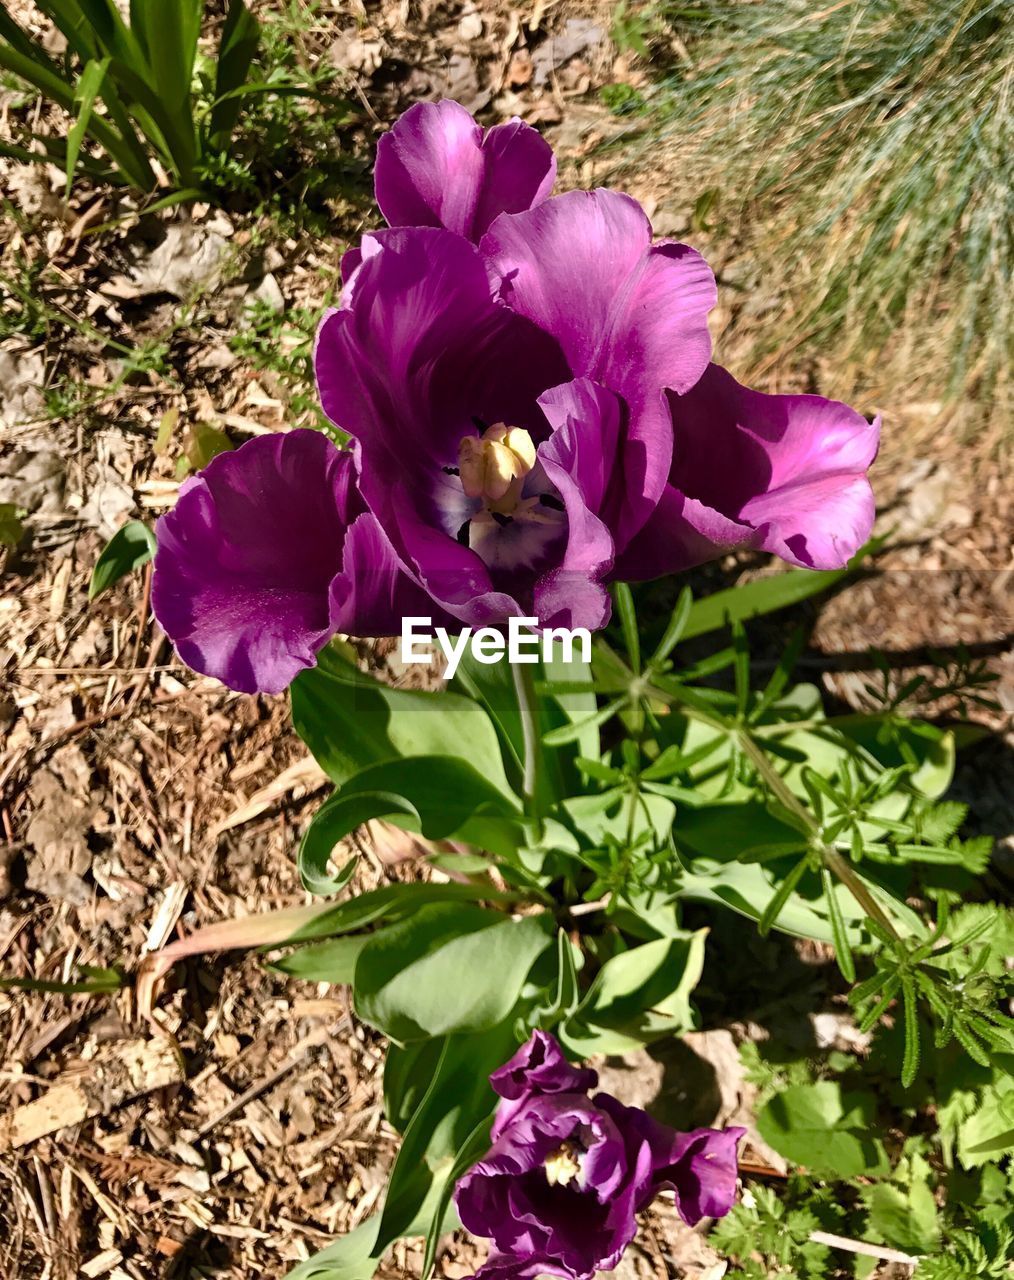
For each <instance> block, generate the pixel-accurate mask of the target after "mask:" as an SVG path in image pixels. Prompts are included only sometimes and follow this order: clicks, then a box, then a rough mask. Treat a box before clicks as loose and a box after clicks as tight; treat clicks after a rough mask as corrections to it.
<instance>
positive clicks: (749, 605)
mask: <svg viewBox="0 0 1014 1280" xmlns="http://www.w3.org/2000/svg"><path fill="white" fill-rule="evenodd" d="M884 541H885V539H884V538H883V537H878V538H871V539H870V541H869V542H867V544H866V545H865V546H864V547H861V548H860V549H859V550H858V551H857V552H856V554H855V555H854V556H853V557H852V559H851V560H850V561H849V562H848V564H847V565H846V566H845V568H844V569H823V570H814V569H790V570H789V571H788V572H787V573H778V574H775V575H773V576H772V577H770V578H758V579H757V580H756V581H755V582H747V583H744V584H743V585H742V586H737V587H729V588H728V590H726V591H716V592H715V594H714V595H710V596H705V597H704V598H703V599H701V600H696V601H695V602H694V605H693V608H692V609H691V610H690V617H689V618H688V620H687V625H686V627H685V628H684V631H683V638H684V640H692V639H693V638H694V637H695V636H702V635H706V634H707V633H708V632H709V631H718V630H720V629H721V628H722V627H727V626H729V625H730V624H731V623H733V622H746V621H747V620H749V619H750V618H759V617H761V616H762V615H763V614H766V613H774V612H775V611H776V610H778V609H787V608H789V606H790V605H794V604H800V603H801V602H802V601H803V600H808V599H809V598H810V597H811V596H815V595H818V594H819V593H820V592H821V591H827V590H828V589H829V588H830V587H833V586H834V585H835V584H836V583H838V582H841V581H842V579H843V578H846V577H848V576H849V574H851V573H854V572H855V570H856V569H857V568H858V567H859V566H860V564H862V562H863V560H865V559H866V558H867V557H868V556H871V555H874V554H875V553H876V552H877V551H879V550H880V548H881V547H882V546H883V544H884Z"/></svg>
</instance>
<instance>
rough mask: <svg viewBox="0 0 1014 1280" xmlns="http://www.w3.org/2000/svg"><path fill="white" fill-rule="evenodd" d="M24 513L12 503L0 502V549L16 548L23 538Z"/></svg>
mask: <svg viewBox="0 0 1014 1280" xmlns="http://www.w3.org/2000/svg"><path fill="white" fill-rule="evenodd" d="M22 515H24V512H23V511H22V510H21V508H20V507H18V506H15V505H14V503H13V502H0V547H16V546H17V545H18V543H19V542H20V541H21V539H22V538H23V537H24V536H25V526H24V525H23V524H22V523H21V517H22Z"/></svg>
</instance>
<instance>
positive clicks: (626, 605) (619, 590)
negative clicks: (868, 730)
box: [613, 582, 641, 675]
mask: <svg viewBox="0 0 1014 1280" xmlns="http://www.w3.org/2000/svg"><path fill="white" fill-rule="evenodd" d="M613 600H614V602H615V604H616V612H617V613H618V614H619V615H620V627H621V629H622V631H623V643H624V645H625V646H626V650H627V662H628V663H629V664H630V669H631V671H632V672H633V673H634V675H638V674H639V673H640V670H641V638H640V636H639V635H638V633H637V614H636V613H635V611H634V597H633V595H632V594H631V591H630V588H629V587H628V586H627V584H626V583H625V582H616V583H614V584H613Z"/></svg>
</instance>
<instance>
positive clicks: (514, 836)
mask: <svg viewBox="0 0 1014 1280" xmlns="http://www.w3.org/2000/svg"><path fill="white" fill-rule="evenodd" d="M373 818H389V819H391V820H392V821H394V822H396V823H397V824H398V825H400V826H403V827H405V828H406V829H408V830H410V831H417V832H420V833H421V834H422V835H424V836H426V838H427V839H430V840H444V839H446V838H448V837H449V836H455V835H457V836H460V837H461V838H462V839H465V840H469V839H470V838H471V841H470V842H472V843H476V844H479V845H481V846H483V847H485V848H487V849H489V850H490V851H491V852H494V853H499V854H501V856H504V857H511V856H513V854H514V853H515V851H516V850H517V848H518V847H519V845H521V844H523V843H524V838H525V829H524V825H523V816H522V812H521V808H520V806H519V804H518V802H517V800H516V799H514V798H508V797H507V796H506V795H504V794H503V792H501V791H500V790H498V789H497V788H496V787H495V786H493V784H492V783H490V782H488V781H487V780H486V778H484V777H483V776H482V775H481V774H479V773H477V772H476V770H475V769H473V768H472V766H471V765H470V764H468V763H466V761H464V760H462V759H460V758H459V757H457V756H420V757H416V758H414V759H413V760H412V761H406V760H388V761H385V762H383V763H381V764H376V765H371V766H370V767H369V768H366V769H363V770H361V771H360V772H359V773H357V774H356V775H355V776H354V777H353V778H350V779H349V781H348V782H346V783H345V785H344V786H343V787H342V788H341V789H340V790H339V791H337V792H336V793H335V794H334V795H333V796H331V797H330V799H328V800H327V801H325V803H324V804H323V805H322V806H321V807H320V809H318V810H317V812H316V814H315V815H314V817H313V820H312V821H311V823H310V826H309V827H308V828H307V831H306V834H305V835H304V836H303V840H302V842H301V844H300V846H299V854H298V863H299V872H300V875H301V876H302V878H303V883H304V885H305V886H306V887H307V889H309V890H310V892H311V893H318V894H330V893H336V892H337V889H338V888H339V887H340V886H338V885H336V884H335V882H334V880H332V878H331V877H330V875H329V874H328V871H327V864H328V860H329V859H330V857H331V853H332V851H333V850H334V848H335V846H336V845H337V844H338V843H339V842H340V841H342V840H344V839H345V837H346V836H347V835H350V834H351V833H352V832H353V831H355V829H356V828H357V827H360V826H362V824H363V823H364V822H368V821H370V820H371V819H373Z"/></svg>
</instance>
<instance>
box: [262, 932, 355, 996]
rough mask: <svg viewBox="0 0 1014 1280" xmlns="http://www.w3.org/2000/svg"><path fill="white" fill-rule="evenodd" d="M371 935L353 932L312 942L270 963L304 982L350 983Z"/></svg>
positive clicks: (278, 970)
mask: <svg viewBox="0 0 1014 1280" xmlns="http://www.w3.org/2000/svg"><path fill="white" fill-rule="evenodd" d="M372 936H373V935H372V934H369V933H361V934H354V935H353V936H352V937H346V938H330V939H328V940H327V941H326V942H313V943H310V944H308V945H307V946H305V947H300V948H299V949H298V950H296V951H293V952H292V954H291V955H288V956H285V957H284V958H283V959H281V960H276V961H274V963H273V964H272V965H271V966H270V967H271V968H272V969H274V970H276V971H277V972H278V973H287V974H288V975H289V976H290V977H292V978H302V979H303V981H304V982H331V983H334V984H335V985H336V986H337V985H340V984H343V983H350V982H351V981H352V978H353V976H354V974H355V971H356V960H357V959H358V958H359V953H360V951H362V949H363V947H365V946H366V944H367V942H369V940H370V938H371V937H372Z"/></svg>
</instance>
